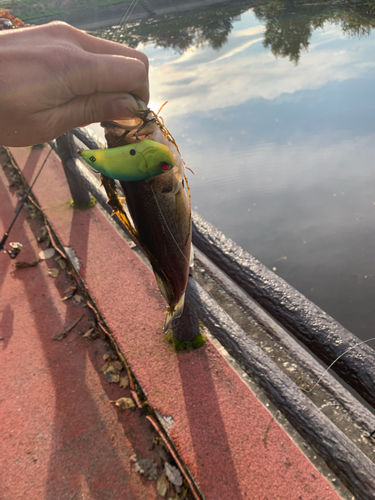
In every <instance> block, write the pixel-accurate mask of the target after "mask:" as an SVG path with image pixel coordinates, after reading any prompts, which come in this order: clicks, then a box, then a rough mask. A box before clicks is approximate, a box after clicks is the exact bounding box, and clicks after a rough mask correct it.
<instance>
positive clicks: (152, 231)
mask: <svg viewBox="0 0 375 500" xmlns="http://www.w3.org/2000/svg"><path fill="white" fill-rule="evenodd" d="M120 132H121V130H120V131H119V130H116V127H109V128H106V138H107V142H108V146H109V147H113V146H114V145H115V147H116V146H122V145H125V144H129V143H131V142H134V141H135V140H137V139H135V136H134V135H132V134H129V135H127V134H125V135H124V137H121V136H120V139H119V134H120ZM145 137H147V139H151V140H155V141H157V142H161V143H163V144H166V145H167V146H168V147H169V148H170V150H171V152H172V154H173V156H174V157H175V160H176V165H175V166H174V167H173V168H172V169H171V170H169V171H167V172H165V173H163V174H161V175H157V176H155V177H151V178H149V179H145V180H139V181H121V182H120V184H121V187H122V190H123V191H124V195H125V198H126V204H127V208H128V210H129V213H130V215H131V218H132V221H133V225H134V229H135V237H136V239H137V240H138V242H139V244H140V246H141V247H142V248H143V250H144V251H145V253H146V255H147V256H148V258H149V260H150V263H151V265H152V269H153V272H154V275H155V277H156V280H157V283H158V286H159V289H160V291H161V293H162V295H163V296H164V298H165V300H166V302H167V303H168V309H167V313H168V314H167V318H166V323H165V327H164V330H166V329H167V328H168V327H169V325H170V323H171V321H172V319H175V318H177V317H179V316H180V315H181V313H182V311H183V305H184V295H185V289H186V286H187V282H188V278H189V267H190V261H191V237H192V228H191V211H190V200H189V198H188V195H187V193H186V187H185V180H184V178H185V177H184V162H183V161H182V159H181V156H180V154H179V152H178V150H177V148H176V147H175V145H174V144H173V143H172V142H171V141H170V140H169V139H168V138H167V137H166V135H165V133H164V132H162V131H161V128H160V126H158V125H157V124H155V123H154V122H150V124H149V125H147V135H145V136H144V138H145Z"/></svg>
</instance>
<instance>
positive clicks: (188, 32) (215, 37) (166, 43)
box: [95, 1, 253, 53]
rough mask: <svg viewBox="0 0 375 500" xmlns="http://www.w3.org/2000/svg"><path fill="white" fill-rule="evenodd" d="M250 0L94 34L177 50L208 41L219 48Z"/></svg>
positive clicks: (115, 39) (156, 18)
mask: <svg viewBox="0 0 375 500" xmlns="http://www.w3.org/2000/svg"><path fill="white" fill-rule="evenodd" d="M252 4H253V2H251V1H248V2H246V1H245V2H239V3H237V4H235V5H230V6H226V7H225V8H219V9H217V6H216V8H215V9H214V8H213V7H211V8H210V9H205V10H201V9H199V10H197V11H195V12H188V13H183V14H171V15H168V16H162V17H155V18H150V19H148V20H146V21H141V22H138V23H129V24H127V25H126V26H118V27H113V28H110V29H105V30H97V31H96V32H95V34H97V35H98V36H100V37H102V38H109V39H111V40H114V41H117V42H120V43H125V44H127V45H129V46H130V47H133V48H136V47H138V45H139V44H144V43H154V44H155V45H156V46H157V47H161V48H172V49H174V50H176V51H177V52H179V53H182V52H184V51H185V50H187V49H188V48H190V47H199V46H201V45H202V44H204V43H206V44H209V45H210V46H211V47H212V48H213V49H215V50H219V49H220V48H221V47H222V46H223V45H224V44H225V43H226V42H227V40H228V35H229V33H230V32H231V31H232V29H233V22H234V20H235V18H236V17H238V16H239V15H241V14H242V13H243V12H245V11H247V10H248V9H249V8H250V7H251V5H252Z"/></svg>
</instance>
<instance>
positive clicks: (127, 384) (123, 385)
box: [119, 375, 129, 389]
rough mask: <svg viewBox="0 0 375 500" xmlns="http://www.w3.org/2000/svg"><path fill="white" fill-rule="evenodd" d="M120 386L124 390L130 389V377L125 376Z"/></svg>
mask: <svg viewBox="0 0 375 500" xmlns="http://www.w3.org/2000/svg"><path fill="white" fill-rule="evenodd" d="M119 385H120V387H122V388H123V389H127V388H128V387H129V377H128V376H127V375H124V376H123V377H121V380H120V384H119Z"/></svg>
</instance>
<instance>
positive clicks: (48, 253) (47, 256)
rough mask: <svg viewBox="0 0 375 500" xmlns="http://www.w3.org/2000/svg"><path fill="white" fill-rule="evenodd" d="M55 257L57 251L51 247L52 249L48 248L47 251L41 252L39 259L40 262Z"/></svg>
mask: <svg viewBox="0 0 375 500" xmlns="http://www.w3.org/2000/svg"><path fill="white" fill-rule="evenodd" d="M54 255H55V249H54V248H52V247H51V248H46V249H45V250H41V251H40V252H39V255H38V257H39V259H40V260H46V259H50V258H51V257H53V256H54Z"/></svg>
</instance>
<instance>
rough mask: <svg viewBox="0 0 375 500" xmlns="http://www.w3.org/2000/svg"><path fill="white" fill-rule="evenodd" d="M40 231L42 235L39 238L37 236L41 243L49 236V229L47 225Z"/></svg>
mask: <svg viewBox="0 0 375 500" xmlns="http://www.w3.org/2000/svg"><path fill="white" fill-rule="evenodd" d="M39 232H40V236H39V238H37V240H38V241H39V243H41V242H42V241H45V240H46V239H47V238H48V231H47V228H46V226H44V227H42V228H41V229H40V231H39Z"/></svg>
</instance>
